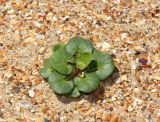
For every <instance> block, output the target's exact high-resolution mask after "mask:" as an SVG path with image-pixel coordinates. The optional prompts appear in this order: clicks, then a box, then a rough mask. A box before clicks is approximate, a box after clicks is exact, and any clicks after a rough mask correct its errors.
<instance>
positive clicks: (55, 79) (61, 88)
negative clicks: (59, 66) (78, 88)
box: [48, 72, 74, 94]
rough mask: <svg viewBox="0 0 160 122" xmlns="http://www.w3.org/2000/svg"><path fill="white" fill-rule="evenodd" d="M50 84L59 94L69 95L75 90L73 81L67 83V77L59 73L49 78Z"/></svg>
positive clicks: (54, 73)
mask: <svg viewBox="0 0 160 122" xmlns="http://www.w3.org/2000/svg"><path fill="white" fill-rule="evenodd" d="M48 83H49V84H50V86H51V87H52V89H53V90H54V91H55V93H57V94H68V93H70V92H71V91H72V90H73V88H74V84H73V82H72V81H66V80H65V77H64V76H63V75H61V74H59V73H57V72H53V73H52V74H51V75H50V76H49V80H48Z"/></svg>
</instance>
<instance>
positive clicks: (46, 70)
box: [40, 58, 54, 79]
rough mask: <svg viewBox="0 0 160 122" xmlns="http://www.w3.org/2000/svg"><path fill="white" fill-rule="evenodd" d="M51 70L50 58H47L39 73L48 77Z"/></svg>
mask: <svg viewBox="0 0 160 122" xmlns="http://www.w3.org/2000/svg"><path fill="white" fill-rule="evenodd" d="M53 70H54V69H53V67H52V65H51V58H48V59H46V60H45V61H44V66H43V68H41V69H40V74H41V76H42V77H43V78H45V79H46V78H48V77H49V75H50V74H51V73H52V71H53Z"/></svg>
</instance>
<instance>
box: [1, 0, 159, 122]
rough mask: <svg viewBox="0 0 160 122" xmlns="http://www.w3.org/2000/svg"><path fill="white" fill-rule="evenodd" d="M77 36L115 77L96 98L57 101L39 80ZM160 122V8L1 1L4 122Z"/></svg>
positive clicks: (86, 0)
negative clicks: (59, 46)
mask: <svg viewBox="0 0 160 122" xmlns="http://www.w3.org/2000/svg"><path fill="white" fill-rule="evenodd" d="M75 35H79V36H82V37H84V38H87V39H91V40H92V41H93V43H94V46H95V47H96V48H97V49H100V50H101V51H106V52H108V53H109V54H112V56H113V57H114V61H115V64H116V66H117V71H116V72H115V73H114V74H113V75H112V76H111V77H110V78H109V79H107V80H106V81H104V83H103V86H102V87H101V88H100V89H99V90H97V91H96V92H94V93H93V94H90V95H82V96H81V97H80V98H77V99H71V98H66V97H63V96H62V97H61V96H57V95H55V94H54V92H53V91H52V90H51V88H50V87H49V85H48V84H47V83H46V82H45V81H44V80H43V79H42V77H41V76H40V75H39V69H40V68H41V67H42V66H43V60H44V59H45V58H47V57H48V56H49V55H50V54H51V47H52V45H53V44H55V43H66V42H67V41H68V39H69V38H71V37H73V36H75ZM43 121H45V122H48V121H52V122H107V121H108V122H160V0H0V122H43Z"/></svg>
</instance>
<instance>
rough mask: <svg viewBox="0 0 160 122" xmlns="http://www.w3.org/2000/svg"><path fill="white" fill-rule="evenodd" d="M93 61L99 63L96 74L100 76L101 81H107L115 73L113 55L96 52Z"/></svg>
mask: <svg viewBox="0 0 160 122" xmlns="http://www.w3.org/2000/svg"><path fill="white" fill-rule="evenodd" d="M93 59H94V60H96V61H97V64H98V70H97V71H96V74H97V75H98V76H99V78H100V80H104V79H106V78H107V77H108V76H110V75H111V74H112V73H113V71H114V69H115V65H114V62H113V59H112V56H111V55H109V54H106V53H104V52H99V51H94V53H93Z"/></svg>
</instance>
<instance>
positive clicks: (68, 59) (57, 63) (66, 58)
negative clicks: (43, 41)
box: [52, 47, 74, 75]
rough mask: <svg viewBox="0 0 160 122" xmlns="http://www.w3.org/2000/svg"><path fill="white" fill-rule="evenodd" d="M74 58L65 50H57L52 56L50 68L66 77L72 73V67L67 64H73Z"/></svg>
mask: <svg viewBox="0 0 160 122" xmlns="http://www.w3.org/2000/svg"><path fill="white" fill-rule="evenodd" d="M73 62H74V58H73V56H72V55H71V54H69V53H68V52H67V51H66V48H65V47H63V48H60V49H58V50H57V51H56V52H55V53H54V54H53V55H52V67H53V68H54V69H55V70H56V71H57V72H59V73H61V74H63V75H68V74H70V73H71V72H72V70H73V66H72V65H71V64H69V63H73Z"/></svg>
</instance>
